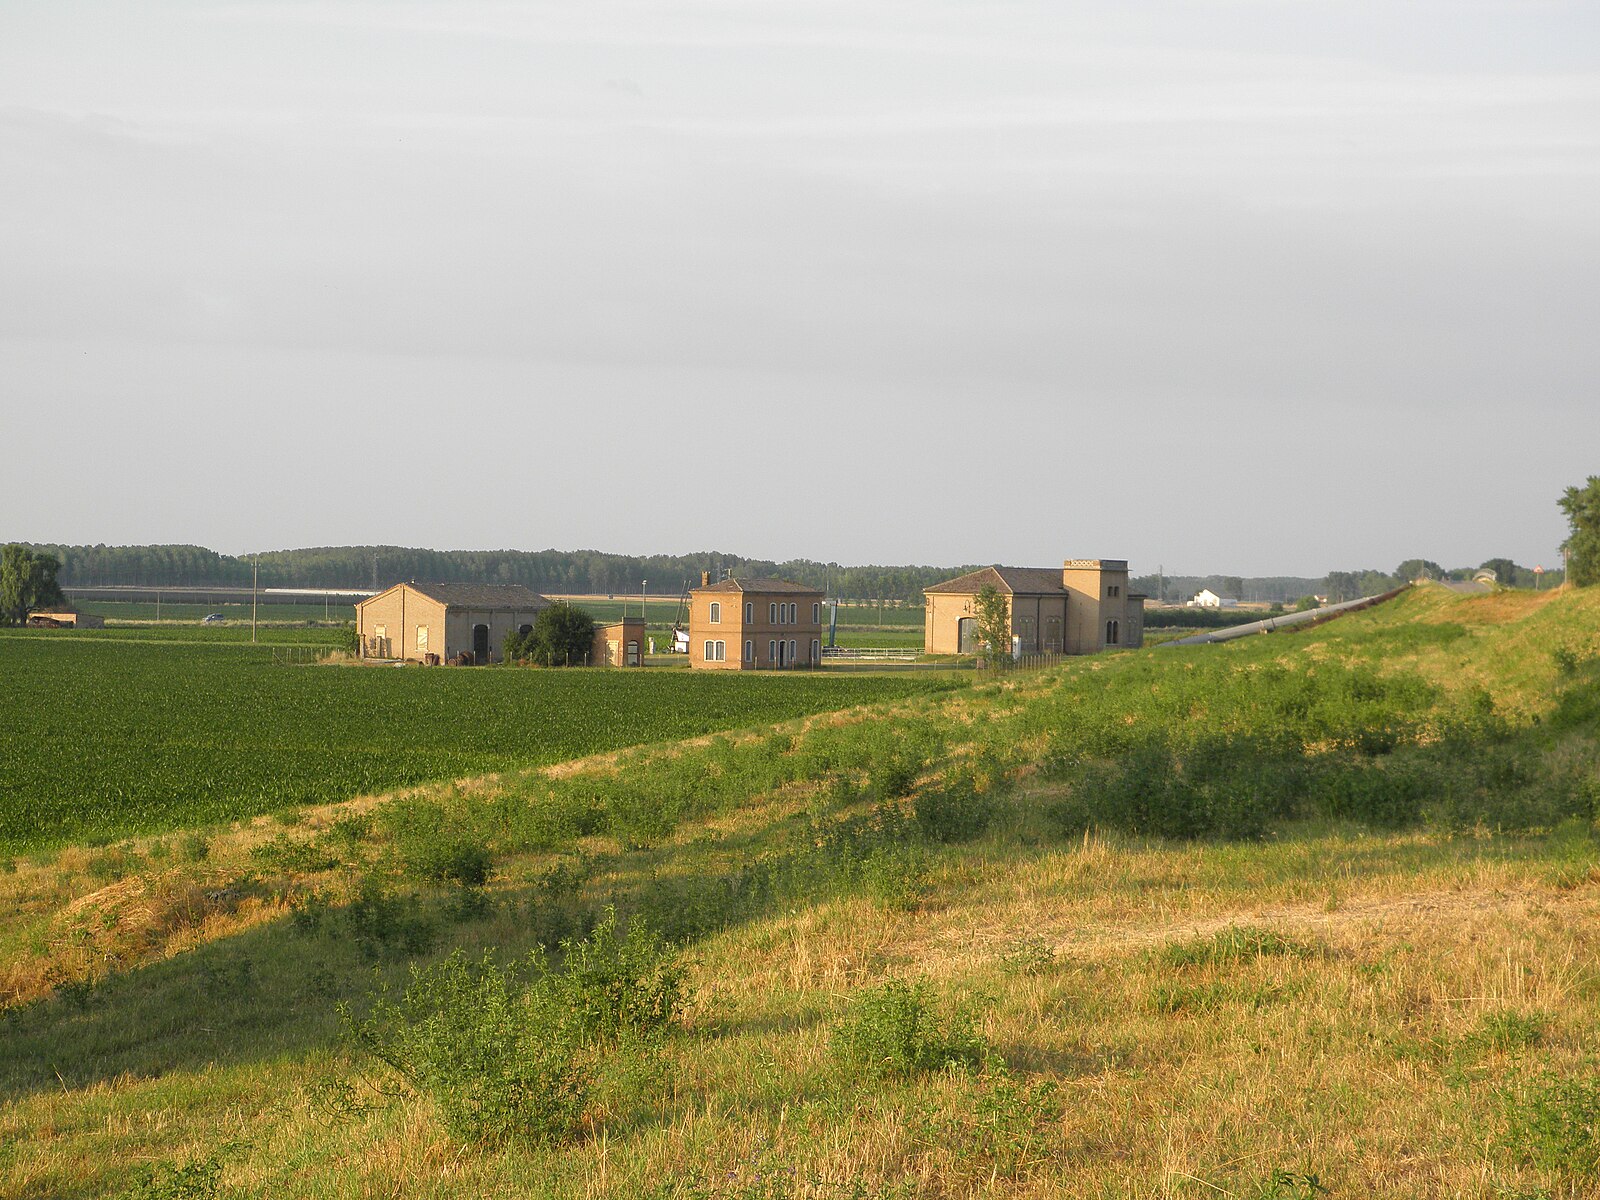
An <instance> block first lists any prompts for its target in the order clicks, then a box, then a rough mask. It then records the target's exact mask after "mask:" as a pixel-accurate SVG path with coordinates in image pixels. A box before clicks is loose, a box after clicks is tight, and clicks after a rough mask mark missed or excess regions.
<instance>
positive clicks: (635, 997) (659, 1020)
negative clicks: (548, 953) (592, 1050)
mask: <svg viewBox="0 0 1600 1200" xmlns="http://www.w3.org/2000/svg"><path fill="white" fill-rule="evenodd" d="M561 949H562V953H563V957H564V963H563V968H564V973H563V975H562V984H563V987H564V990H565V991H566V993H567V996H568V998H569V1001H570V1003H571V1005H572V1008H573V1010H574V1012H575V1013H577V1014H578V1016H579V1018H580V1020H581V1021H582V1023H583V1026H584V1028H586V1029H588V1030H589V1031H590V1032H591V1033H593V1034H595V1035H596V1036H599V1037H603V1038H615V1037H617V1036H618V1035H620V1034H622V1033H624V1032H629V1033H634V1034H638V1035H643V1036H659V1035H660V1034H662V1033H664V1032H666V1030H667V1029H668V1028H670V1027H671V1026H672V1025H673V1024H674V1023H675V1022H676V1021H677V1019H678V1017H679V1014H680V1013H681V1012H682V1010H683V1005H684V999H685V993H684V971H683V966H682V964H680V963H679V962H678V961H677V959H676V958H675V957H674V955H673V953H672V949H671V947H670V946H667V945H666V944H664V943H663V942H662V941H661V939H660V938H658V937H657V936H656V935H655V934H654V933H653V932H652V931H651V930H650V928H649V926H648V925H647V924H646V923H645V922H644V921H642V920H636V921H634V922H633V923H632V924H630V926H629V927H628V932H627V935H626V936H622V937H619V936H618V934H617V913H616V910H615V909H614V908H608V909H606V912H605V915H604V916H603V917H602V918H601V920H600V923H599V924H598V925H596V926H595V928H594V931H593V933H591V934H590V935H589V937H588V938H585V939H583V940H574V939H571V938H568V939H566V940H564V941H563V942H562V943H561Z"/></svg>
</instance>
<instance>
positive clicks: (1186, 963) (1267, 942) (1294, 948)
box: [1159, 925, 1324, 967]
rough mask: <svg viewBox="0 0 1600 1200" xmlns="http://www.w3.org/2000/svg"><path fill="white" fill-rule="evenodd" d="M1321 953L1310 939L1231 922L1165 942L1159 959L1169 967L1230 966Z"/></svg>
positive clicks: (1309, 956) (1311, 955) (1311, 956)
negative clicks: (1205, 932)
mask: <svg viewBox="0 0 1600 1200" xmlns="http://www.w3.org/2000/svg"><path fill="white" fill-rule="evenodd" d="M1323 953H1324V950H1323V949H1322V947H1320V946H1317V945H1314V944H1312V943H1310V942H1302V941H1297V940H1295V939H1294V938H1286V937H1284V936H1283V935H1282V934H1278V933H1274V932H1273V931H1272V930H1270V929H1258V928H1256V927H1254V926H1251V925H1230V926H1228V927H1227V928H1226V929H1220V930H1218V931H1217V932H1216V933H1213V934H1210V935H1208V936H1204V937H1196V938H1190V939H1187V940H1185V941H1182V942H1174V943H1172V944H1171V945H1170V946H1165V947H1163V948H1162V949H1161V951H1160V953H1159V958H1160V961H1161V962H1162V963H1163V964H1165V965H1166V966H1169V967H1212V966H1232V965H1233V964H1235V963H1242V962H1252V961H1254V960H1255V959H1258V958H1315V957H1318V956H1320V955H1322V954H1323Z"/></svg>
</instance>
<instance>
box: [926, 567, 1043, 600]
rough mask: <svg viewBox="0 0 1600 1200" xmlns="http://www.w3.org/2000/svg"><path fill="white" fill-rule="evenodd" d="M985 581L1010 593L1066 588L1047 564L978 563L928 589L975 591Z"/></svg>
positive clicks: (957, 591)
mask: <svg viewBox="0 0 1600 1200" xmlns="http://www.w3.org/2000/svg"><path fill="white" fill-rule="evenodd" d="M985 584H987V585H988V586H989V587H992V588H994V590H995V591H997V592H1005V593H1008V594H1010V595H1013V596H1057V595H1060V594H1061V593H1062V592H1064V591H1066V590H1067V589H1066V585H1065V584H1064V583H1063V582H1062V579H1061V572H1060V571H1059V570H1057V569H1054V568H1051V567H1001V566H993V567H980V568H979V569H978V570H976V571H968V572H967V573H966V574H965V575H958V576H957V577H956V578H954V579H946V580H945V581H944V582H943V583H936V584H934V585H933V586H932V587H928V588H923V589H922V590H923V593H924V594H926V593H928V592H955V593H956V594H957V595H965V594H969V593H975V592H977V591H979V590H980V589H982V588H983V587H984V585H985Z"/></svg>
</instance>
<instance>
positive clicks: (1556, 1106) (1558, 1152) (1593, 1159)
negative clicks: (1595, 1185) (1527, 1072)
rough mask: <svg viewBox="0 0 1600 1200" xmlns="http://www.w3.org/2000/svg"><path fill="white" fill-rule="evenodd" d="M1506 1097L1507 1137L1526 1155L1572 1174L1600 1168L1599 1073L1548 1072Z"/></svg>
mask: <svg viewBox="0 0 1600 1200" xmlns="http://www.w3.org/2000/svg"><path fill="white" fill-rule="evenodd" d="M1502 1100H1503V1102H1504V1105H1505V1113H1506V1119H1507V1142H1508V1144H1509V1146H1510V1148H1511V1149H1512V1150H1513V1151H1514V1152H1515V1153H1517V1154H1518V1155H1520V1156H1521V1157H1522V1158H1523V1159H1524V1160H1526V1161H1528V1162H1531V1163H1533V1164H1534V1165H1535V1166H1538V1167H1542V1168H1544V1169H1545V1170H1549V1171H1556V1172H1559V1173H1561V1174H1562V1175H1565V1176H1568V1177H1570V1178H1574V1179H1588V1180H1591V1181H1592V1180H1593V1179H1594V1178H1595V1177H1596V1175H1597V1173H1600V1075H1593V1074H1588V1075H1582V1076H1574V1075H1562V1074H1557V1073H1556V1072H1554V1071H1549V1072H1546V1073H1544V1074H1543V1075H1540V1076H1537V1077H1536V1078H1534V1079H1531V1080H1527V1081H1526V1082H1524V1083H1522V1084H1521V1085H1520V1086H1518V1087H1514V1088H1512V1089H1508V1090H1507V1091H1505V1092H1503V1093H1502Z"/></svg>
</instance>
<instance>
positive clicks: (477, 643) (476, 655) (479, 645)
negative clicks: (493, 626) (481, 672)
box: [472, 625, 489, 667]
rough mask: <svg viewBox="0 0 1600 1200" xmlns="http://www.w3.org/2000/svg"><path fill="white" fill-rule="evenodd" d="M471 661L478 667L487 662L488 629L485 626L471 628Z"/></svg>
mask: <svg viewBox="0 0 1600 1200" xmlns="http://www.w3.org/2000/svg"><path fill="white" fill-rule="evenodd" d="M472 661H473V662H475V663H477V664H478V665H479V666H480V667H481V666H482V665H483V664H484V663H486V662H488V661H489V627H488V626H487V625H474V626H473V627H472Z"/></svg>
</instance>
